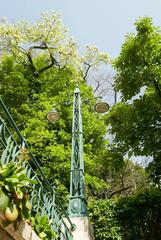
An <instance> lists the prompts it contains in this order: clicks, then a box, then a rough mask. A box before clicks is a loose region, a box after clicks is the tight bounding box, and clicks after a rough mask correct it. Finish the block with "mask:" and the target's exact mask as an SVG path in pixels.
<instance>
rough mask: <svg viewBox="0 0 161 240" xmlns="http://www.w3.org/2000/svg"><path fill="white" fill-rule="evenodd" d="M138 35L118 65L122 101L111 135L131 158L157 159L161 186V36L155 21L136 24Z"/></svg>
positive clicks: (116, 108)
mask: <svg viewBox="0 0 161 240" xmlns="http://www.w3.org/2000/svg"><path fill="white" fill-rule="evenodd" d="M135 26H136V34H128V35H127V36H126V40H125V43H124V44H123V46H122V49H121V53H120V56H119V57H118V58H117V59H116V60H115V61H114V68H115V70H116V77H115V83H114V85H115V89H116V90H117V91H119V92H120V93H121V96H122V101H121V102H120V103H118V104H117V105H115V106H114V107H113V109H112V110H111V112H110V114H109V115H108V118H107V122H108V123H110V124H111V128H110V132H111V133H112V134H113V135H114V141H115V143H116V145H117V147H118V148H119V149H121V151H122V152H123V153H124V154H126V153H129V155H130V156H131V155H132V154H134V155H136V156H137V155H141V156H143V155H145V156H151V158H152V159H153V161H152V163H151V165H152V167H151V168H150V169H151V170H152V171H151V174H152V176H153V179H154V181H155V183H157V184H159V183H160V169H161V167H160V165H161V163H160V162H161V161H160V159H161V139H160V136H161V116H160V114H159V113H160V111H161V64H160V63H161V33H160V30H159V28H157V27H154V26H153V23H152V19H151V18H141V19H139V20H138V21H137V22H136V23H135Z"/></svg>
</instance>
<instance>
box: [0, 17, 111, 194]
mask: <svg viewBox="0 0 161 240" xmlns="http://www.w3.org/2000/svg"><path fill="white" fill-rule="evenodd" d="M0 42H1V46H2V47H1V58H0V61H1V65H0V77H1V83H0V84H1V85H0V86H1V91H0V95H1V96H2V99H3V100H4V102H5V104H6V105H7V106H8V107H9V109H10V111H11V113H12V115H13V117H14V119H15V120H16V123H17V124H18V126H19V128H20V130H21V131H22V132H23V134H24V135H25V138H26V140H27V141H28V142H29V144H30V146H31V148H32V151H33V152H34V154H35V157H36V158H37V160H38V161H39V163H40V164H41V167H42V168H43V170H44V172H45V174H46V176H47V178H48V179H49V181H50V182H51V183H52V184H53V185H54V186H56V187H58V191H59V193H60V195H61V193H62V192H63V198H64V195H65V193H66V194H67V188H68V189H69V170H70V155H71V123H72V111H71V110H72V106H71V105H70V106H69V107H67V106H65V105H64V104H62V103H65V102H67V101H68V100H69V102H71V101H72V95H73V90H74V88H75V87H76V85H78V84H79V86H80V88H81V93H82V96H83V98H84V99H86V98H90V99H91V102H90V106H89V105H88V104H86V105H84V106H83V129H84V136H85V137H84V152H85V154H84V157H85V165H86V166H85V167H86V173H87V174H86V183H87V192H88V193H91V195H92V194H93V193H95V194H96V195H97V193H98V192H99V191H100V190H102V189H107V188H108V184H107V182H106V178H102V171H104V172H105V169H106V168H107V166H108V164H107V163H106V164H104V162H105V161H107V158H106V157H107V156H108V154H107V152H108V150H107V148H106V145H107V143H108V141H107V140H106V139H105V138H104V136H105V133H106V124H105V122H104V116H100V115H99V114H94V113H93V106H94V104H95V102H96V100H95V98H94V95H93V91H92V88H91V87H89V86H87V83H86V81H85V76H87V74H88V70H87V69H84V61H86V62H87V60H88V63H90V70H91V69H92V67H93V68H94V67H95V68H96V67H98V68H99V67H100V64H102V62H107V61H108V56H107V54H104V53H100V52H99V51H98V49H97V48H95V47H87V51H86V54H85V56H84V58H83V59H82V56H79V55H78V53H77V48H76V44H75V42H74V41H73V40H72V39H70V38H69V36H68V35H67V31H66V29H65V28H64V26H63V25H62V23H61V22H60V18H59V16H57V15H55V14H53V13H52V14H49V15H48V14H43V15H42V17H41V19H40V20H39V21H38V22H37V23H35V24H28V23H24V22H21V23H16V24H14V25H13V24H9V23H7V22H4V23H3V24H1V25H0ZM85 59H86V60H85ZM53 104H57V110H58V111H59V112H60V113H61V118H60V120H59V122H57V123H56V124H54V125H52V124H51V123H49V122H47V120H46V114H47V112H49V111H50V110H51V108H52V106H53ZM104 165H106V167H104ZM100 170H101V171H100ZM89 185H90V191H89Z"/></svg>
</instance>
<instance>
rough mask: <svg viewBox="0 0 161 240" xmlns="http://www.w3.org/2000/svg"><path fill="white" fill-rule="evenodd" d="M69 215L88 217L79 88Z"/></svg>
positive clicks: (73, 125) (73, 132) (75, 95)
mask: <svg viewBox="0 0 161 240" xmlns="http://www.w3.org/2000/svg"><path fill="white" fill-rule="evenodd" d="M68 213H69V216H70V217H83V216H87V203H86V199H85V180H84V159H83V129H82V113H81V96H80V90H79V88H76V89H75V90H74V99H73V124H72V156H71V172H70V196H69V205H68Z"/></svg>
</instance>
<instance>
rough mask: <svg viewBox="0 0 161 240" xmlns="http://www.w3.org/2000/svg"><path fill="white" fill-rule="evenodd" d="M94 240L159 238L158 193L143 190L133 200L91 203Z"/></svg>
mask: <svg viewBox="0 0 161 240" xmlns="http://www.w3.org/2000/svg"><path fill="white" fill-rule="evenodd" d="M89 211H90V217H91V220H92V222H93V226H94V234H95V239H96V240H102V239H123V240H131V239H135V240H136V239H139V240H144V239H149V240H154V239H155V240H159V239H160V238H161V231H160V226H161V192H160V191H159V190H157V189H153V188H149V189H144V190H142V191H140V192H138V193H137V194H135V195H133V196H126V197H120V198H118V199H108V200H97V201H93V202H91V203H90V206H89Z"/></svg>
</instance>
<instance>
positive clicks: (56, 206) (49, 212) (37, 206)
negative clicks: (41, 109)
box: [0, 99, 74, 240]
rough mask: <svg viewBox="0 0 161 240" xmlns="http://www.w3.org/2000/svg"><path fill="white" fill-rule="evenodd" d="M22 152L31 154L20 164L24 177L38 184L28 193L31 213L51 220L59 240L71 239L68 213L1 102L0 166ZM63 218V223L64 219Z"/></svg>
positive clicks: (15, 159) (71, 225)
mask: <svg viewBox="0 0 161 240" xmlns="http://www.w3.org/2000/svg"><path fill="white" fill-rule="evenodd" d="M22 149H27V151H28V153H29V155H30V160H29V161H24V162H23V165H24V167H25V169H26V174H27V175H28V177H30V178H32V179H35V180H37V182H38V184H36V185H33V187H32V191H31V203H32V206H33V209H32V211H33V212H39V213H40V214H41V215H46V216H47V217H48V218H49V220H51V222H52V224H51V227H52V228H53V229H54V230H55V231H56V232H57V233H58V235H59V239H61V240H72V239H73V236H72V230H73V229H74V225H73V224H72V222H71V220H70V218H69V216H68V213H67V212H66V210H65V209H64V207H63V206H62V204H61V203H60V201H59V198H58V197H57V195H56V192H55V189H54V188H53V187H52V186H51V185H50V183H49V181H48V179H47V178H46V177H45V175H44V173H43V171H42V170H41V167H40V165H39V164H38V162H37V161H36V159H35V158H34V156H33V154H32V152H31V151H30V148H29V146H28V144H27V142H26V140H25V139H24V137H23V136H22V135H21V133H20V131H19V129H18V127H17V125H16V123H15V122H14V120H13V118H12V116H11V115H10V113H9V111H8V110H7V108H6V106H5V104H4V102H3V101H2V99H0V155H1V158H0V164H1V163H3V164H7V163H9V162H10V161H14V162H15V163H16V162H17V161H18V158H17V156H19V154H20V152H21V151H22ZM64 217H65V218H66V222H64V220H63V218H64Z"/></svg>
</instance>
